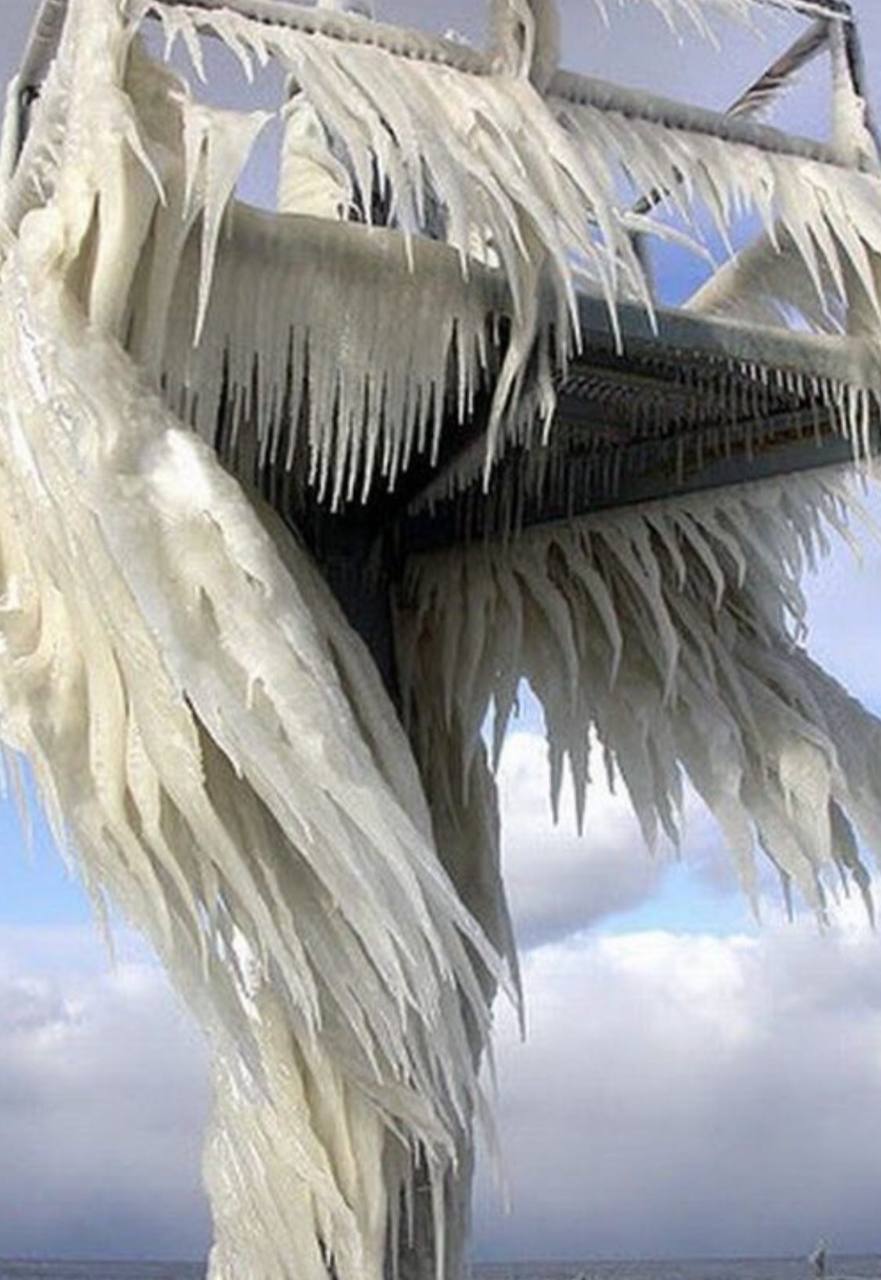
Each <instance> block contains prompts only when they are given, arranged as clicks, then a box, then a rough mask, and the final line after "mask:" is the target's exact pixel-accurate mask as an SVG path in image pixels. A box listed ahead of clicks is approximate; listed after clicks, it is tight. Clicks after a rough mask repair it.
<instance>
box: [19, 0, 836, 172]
mask: <svg viewBox="0 0 881 1280" xmlns="http://www.w3.org/2000/svg"><path fill="white" fill-rule="evenodd" d="M814 2H815V0H812V3H814ZM830 2H831V0H823V4H824V5H825V4H827V3H830ZM164 3H166V4H177V5H184V0H164ZM67 7H68V0H44V3H43V7H42V9H41V11H40V14H39V17H38V19H37V22H36V23H35V26H34V29H33V34H32V37H31V41H30V45H29V48H28V51H27V54H26V56H25V61H24V66H23V74H22V89H23V93H28V94H31V95H32V94H33V92H34V91H35V90H36V89H38V88H39V86H40V84H41V83H42V80H43V79H44V77H45V74H46V71H47V69H48V66H49V64H50V63H51V61H52V59H53V58H54V56H55V53H56V51H57V47H58V41H59V39H60V36H61V30H62V27H63V24H64V18H65V16H66V12H67ZM188 7H190V8H192V9H195V10H200V9H201V10H203V11H205V12H206V25H207V27H208V29H209V30H210V22H211V19H210V13H211V11H212V10H215V11H217V10H223V9H234V10H235V11H236V12H237V13H240V14H243V15H244V16H246V17H250V18H252V19H253V20H254V21H256V22H260V23H265V24H267V25H273V26H275V25H277V26H281V27H286V28H289V29H291V30H296V31H302V32H303V33H304V34H321V35H324V36H327V37H330V38H333V39H339V40H345V41H350V42H356V43H360V44H364V45H369V46H372V47H374V48H379V49H384V50H385V51H386V52H389V53H392V54H395V55H396V56H398V57H406V58H412V59H416V60H419V61H423V62H432V63H436V64H438V65H440V66H446V67H451V68H454V69H456V70H458V71H462V72H465V73H467V74H471V75H486V74H489V72H490V71H491V68H492V62H491V60H490V58H489V57H488V56H487V55H486V54H485V53H482V52H480V51H478V50H474V49H469V48H468V47H466V46H463V45H459V44H456V43H455V42H453V41H450V40H444V39H441V38H437V37H432V36H426V35H424V34H422V33H420V32H415V31H405V30H403V29H402V28H400V27H393V26H389V25H387V24H384V23H377V22H373V21H371V20H370V19H367V18H361V17H359V16H358V15H356V14H339V13H334V12H332V11H330V10H323V9H322V10H316V9H314V8H306V7H305V6H302V5H297V4H288V3H285V2H284V0H188ZM148 12H149V10H148ZM550 93H551V96H552V97H554V98H557V99H559V100H560V101H562V102H564V103H570V104H579V103H580V104H584V105H588V106H593V107H596V108H597V109H599V110H603V111H614V112H617V113H619V114H621V115H624V116H628V117H630V118H632V119H634V120H646V121H654V122H657V121H659V120H660V121H662V122H663V123H665V124H667V125H669V126H670V127H672V128H680V129H683V130H686V131H690V132H696V133H703V134H708V135H710V136H712V137H716V138H719V139H721V140H723V141H730V142H739V143H744V144H746V145H749V146H754V147H758V148H759V149H761V150H764V151H769V152H774V153H776V154H780V155H792V156H796V157H799V158H802V159H811V160H817V161H819V162H821V163H826V164H833V165H837V166H839V167H840V162H839V158H838V156H837V155H836V154H835V152H834V151H833V150H832V148H830V147H827V146H824V145H823V144H822V143H819V142H815V141H813V140H811V139H808V138H799V137H796V136H793V135H791V134H787V133H783V132H782V131H780V130H778V129H771V128H768V127H767V126H764V125H759V124H756V123H754V122H751V121H746V120H737V119H731V118H730V117H729V116H727V115H726V114H725V113H722V112H716V111H709V110H706V109H703V108H695V107H693V106H690V105H689V104H686V103H682V102H676V101H674V100H672V99H667V98H660V97H654V96H651V95H648V94H645V93H642V92H639V91H636V90H630V89H625V88H622V87H620V86H618V85H614V84H610V83H608V82H606V81H603V80H599V79H595V78H591V77H586V76H580V75H575V74H573V73H571V72H565V71H564V72H560V73H558V74H557V76H556V77H555V78H554V80H553V82H552V85H551V90H550Z"/></svg>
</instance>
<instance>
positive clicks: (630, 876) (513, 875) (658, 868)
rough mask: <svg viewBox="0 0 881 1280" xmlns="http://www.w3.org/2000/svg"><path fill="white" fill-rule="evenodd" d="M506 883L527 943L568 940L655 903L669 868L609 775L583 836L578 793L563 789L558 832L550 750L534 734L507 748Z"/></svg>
mask: <svg viewBox="0 0 881 1280" xmlns="http://www.w3.org/2000/svg"><path fill="white" fill-rule="evenodd" d="M499 794H500V800H501V807H502V815H503V824H502V833H503V854H504V862H503V866H504V875H505V884H506V886H507V890H508V897H509V901H510V904H511V910H512V914H513V916H514V923H515V928H516V931H517V936H518V939H519V942H520V945H521V946H522V947H524V948H530V947H534V946H538V945H543V944H545V943H548V942H552V941H556V940H559V939H561V938H565V937H568V936H569V935H570V934H573V933H577V932H580V931H582V930H584V929H587V928H589V927H590V926H591V925H593V924H595V923H596V922H597V921H598V920H600V919H602V918H604V917H607V916H609V915H613V914H617V913H619V912H622V911H627V910H630V909H632V908H633V907H635V906H637V905H639V904H640V903H641V902H643V901H645V900H646V899H647V898H649V897H650V896H651V895H652V893H653V892H654V891H655V889H656V888H657V886H658V883H659V881H660V879H661V876H662V874H663V863H662V862H661V861H660V860H653V859H651V858H650V857H649V855H648V853H647V852H646V850H645V847H644V845H643V843H642V839H641V837H640V834H639V827H638V826H637V823H636V820H635V818H634V817H633V812H632V810H631V808H630V803H629V801H628V799H627V796H626V793H625V792H624V789H623V787H622V788H621V789H620V794H618V795H613V794H612V793H611V791H610V790H609V787H608V784H607V782H606V779H605V775H604V773H603V774H602V776H597V777H596V779H595V780H594V783H593V785H592V787H591V791H590V797H589V801H588V809H587V821H586V834H585V836H584V837H580V836H579V835H578V833H577V831H576V827H575V818H574V812H573V804H572V788H571V786H570V785H567V786H566V787H565V788H564V793H563V804H562V807H561V821H560V825H559V826H558V827H557V828H556V829H555V828H553V827H552V826H551V808H550V800H549V797H548V768H547V749H546V747H545V744H544V741H543V740H542V739H541V738H540V737H539V736H538V734H535V733H524V732H516V733H513V734H512V735H511V737H510V738H509V740H508V742H507V743H506V745H505V751H504V755H503V758H502V767H501V771H500V776H499Z"/></svg>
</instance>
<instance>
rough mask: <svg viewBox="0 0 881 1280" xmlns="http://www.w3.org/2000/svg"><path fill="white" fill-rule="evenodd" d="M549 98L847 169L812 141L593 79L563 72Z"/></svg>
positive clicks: (832, 152)
mask: <svg viewBox="0 0 881 1280" xmlns="http://www.w3.org/2000/svg"><path fill="white" fill-rule="evenodd" d="M549 97H550V98H551V99H552V100H553V99H556V101H557V103H558V104H559V105H560V106H562V107H565V106H566V105H570V106H583V107H593V108H595V109H596V110H598V111H608V112H614V113H615V114H617V115H622V116H625V117H627V118H628V119H630V120H641V121H645V122H646V123H647V124H663V125H666V126H667V127H668V128H670V129H680V130H682V132H684V133H697V134H704V135H706V136H708V137H712V138H718V139H719V140H720V141H722V142H735V143H740V144H742V145H743V146H748V147H756V148H757V149H758V150H760V151H767V152H771V153H773V154H774V155H781V156H794V157H796V158H797V159H800V160H815V161H817V162H818V163H820V164H828V165H833V166H835V167H836V168H839V169H840V168H845V167H847V166H845V165H844V163H843V162H842V160H841V158H840V156H839V155H838V154H837V152H836V151H835V149H834V148H833V147H830V146H828V145H827V144H826V143H823V142H817V141H815V140H814V139H813V138H802V137H799V136H798V135H797V134H791V133H784V132H783V131H782V130H781V129H774V128H771V126H770V125H763V124H757V123H756V122H755V121H753V120H748V119H740V118H738V117H736V116H730V115H728V114H727V113H726V112H722V111H710V110H709V109H707V108H706V107H695V106H692V105H691V104H690V103H685V102H678V101H676V100H675V99H673V98H663V97H659V96H657V95H654V94H649V93H644V92H643V91H642V90H637V89H626V88H623V87H622V86H621V85H617V84H612V83H611V82H610V81H608V80H599V79H596V78H595V77H593V76H582V75H575V74H573V73H572V72H571V71H561V72H558V74H557V75H556V76H555V77H554V79H553V80H552V82H551V86H550V90H549Z"/></svg>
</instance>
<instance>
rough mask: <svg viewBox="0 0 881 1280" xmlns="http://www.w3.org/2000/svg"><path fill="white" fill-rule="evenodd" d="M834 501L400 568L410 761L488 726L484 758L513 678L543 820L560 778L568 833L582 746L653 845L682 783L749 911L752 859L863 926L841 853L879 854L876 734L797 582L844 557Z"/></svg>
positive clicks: (843, 530)
mask: <svg viewBox="0 0 881 1280" xmlns="http://www.w3.org/2000/svg"><path fill="white" fill-rule="evenodd" d="M851 502H852V500H851V499H850V498H849V496H848V492H847V489H846V487H845V485H844V484H843V482H842V481H841V480H838V479H836V478H834V477H833V478H819V479H804V478H798V477H787V478H786V479H785V480H783V481H773V482H762V483H757V484H752V485H743V486H740V487H738V488H735V489H732V490H727V491H721V492H712V493H707V494H703V495H698V496H692V497H679V498H677V499H676V500H675V501H669V502H663V503H653V504H650V505H644V506H638V507H633V508H631V509H628V510H622V511H619V512H612V513H603V514H601V515H597V516H595V517H585V518H583V519H579V520H576V521H573V522H571V523H569V524H560V525H559V526H555V527H550V528H548V529H544V530H534V531H528V532H525V533H522V534H520V535H519V536H518V537H517V538H514V539H509V540H504V541H502V540H500V541H498V542H487V543H484V544H477V545H474V546H471V547H469V548H463V549H460V550H454V551H448V552H445V553H443V554H439V555H437V556H427V557H423V558H416V559H414V560H412V561H411V563H410V566H409V574H408V580H407V585H406V588H405V590H404V592H403V594H402V600H401V607H400V611H399V621H398V626H399V650H400V655H401V664H402V670H403V673H404V682H405V687H406V690H407V696H408V699H409V702H410V704H411V705H412V706H413V707H414V708H417V709H418V716H419V723H420V725H421V726H422V730H423V734H424V741H423V744H422V751H423V752H426V753H429V754H430V751H431V742H432V740H433V737H434V735H435V734H436V733H442V732H444V731H446V730H447V727H448V726H455V727H456V728H457V729H458V731H460V732H461V733H462V735H463V738H464V740H465V741H466V742H470V743H471V744H472V745H473V747H474V749H475V750H477V749H478V748H479V744H480V732H481V726H482V725H483V723H484V720H485V718H486V716H487V715H488V714H491V715H492V718H493V723H494V726H495V753H496V757H498V753H499V752H500V750H501V747H502V743H503V740H504V737H505V733H506V730H507V727H508V724H509V721H510V719H511V716H512V714H513V713H514V712H515V709H516V707H517V696H518V688H519V685H520V682H521V681H522V680H525V681H527V683H528V684H529V686H530V687H531V689H532V690H533V692H534V693H535V695H536V697H537V698H538V700H539V702H540V703H541V705H542V708H543V710H544V715H545V721H546V726H547V734H548V744H549V751H550V767H551V792H552V799H553V804H554V808H555V810H556V808H557V806H558V804H559V796H560V788H561V785H562V780H563V775H564V770H565V769H566V768H568V769H569V770H570V772H571V774H572V778H573V782H574V787H575V796H576V803H577V807H578V816H579V821H580V822H583V821H584V817H585V803H586V799H587V791H588V783H589V780H590V769H591V759H590V744H591V740H592V738H595V739H596V741H597V742H599V743H600V744H601V748H602V751H603V755H604V761H605V766H606V767H607V768H608V769H609V770H610V772H611V773H615V772H617V773H619V774H620V776H621V777H622V778H623V780H624V783H625V785H626V787H627V789H628V791H629V793H630V797H631V800H632V802H633V805H634V808H635V810H636V812H637V814H638V817H639V820H640V823H641V826H642V830H643V834H644V836H645V839H646V841H647V843H648V844H649V846H650V847H654V846H655V844H656V843H657V840H658V836H659V834H660V833H661V832H663V833H664V834H666V835H667V836H668V837H669V838H670V839H671V840H672V841H674V842H676V841H677V840H678V836H679V830H680V811H681V801H682V787H683V781H684V779H685V778H686V777H687V778H688V779H689V780H690V781H691V783H692V784H693V785H694V787H695V789H696V790H697V792H698V793H699V794H700V795H701V797H702V798H703V799H704V801H705V802H706V804H707V806H708V808H709V809H710V811H711V812H712V813H713V814H714V816H715V817H716V819H717V821H718V822H719V824H720V826H721V828H722V830H723V832H724V834H725V836H726V839H727V841H728V844H729V847H730V849H731V852H732V854H733V856H734V859H735V862H736V865H737V869H738V873H739V875H740V878H741V882H742V884H743V887H744V889H745V890H746V892H747V893H748V894H749V896H750V898H751V900H752V901H753V903H754V905H755V907H756V909H758V888H757V886H758V880H757V872H756V866H755V855H756V853H757V851H758V850H761V851H762V852H763V853H764V854H765V855H766V856H767V857H768V858H770V859H771V861H772V862H773V863H774V865H775V866H776V867H777V869H778V870H779V872H780V874H781V876H782V877H783V879H784V883H785V884H786V886H787V888H788V886H789V885H790V884H794V885H795V886H797V888H798V889H799V890H800V892H801V893H802V894H803V896H804V897H805V899H806V900H807V901H808V902H809V903H810V905H811V906H812V907H813V908H814V909H815V910H816V911H817V912H818V913H819V914H820V915H822V914H823V912H824V910H825V905H826V893H827V889H826V888H825V887H824V881H823V873H824V871H825V870H827V869H828V868H830V867H835V866H837V868H838V869H839V870H840V871H841V873H842V874H843V875H844V877H845V879H846V880H848V879H850V878H851V877H852V878H853V880H854V881H855V882H856V884H857V885H858V886H859V888H860V890H861V892H862V893H863V894H864V896H865V898H866V902H867V904H868V905H869V908H870V910H871V900H870V896H869V877H868V874H867V872H866V871H865V869H864V868H863V867H862V865H861V863H860V860H859V854H858V843H857V836H856V834H855V833H858V834H859V836H860V837H862V838H863V839H864V840H866V841H868V842H869V843H870V844H871V845H872V846H873V847H874V848H875V850H876V852H877V851H881V773H879V771H878V769H877V768H876V767H875V764H873V761H877V759H878V748H879V745H881V722H879V721H878V720H876V719H875V718H874V717H873V716H871V715H869V713H868V712H866V711H864V710H863V708H862V707H860V706H859V704H857V703H856V702H854V701H853V700H852V699H850V698H849V697H848V695H847V694H846V693H845V692H844V690H842V689H841V688H840V686H838V685H837V684H836V683H835V682H834V681H833V680H831V679H830V678H829V677H828V676H826V675H825V674H824V673H823V672H822V671H820V670H819V669H818V668H817V667H816V666H815V665H814V664H813V663H811V661H810V659H809V658H808V657H807V655H806V654H805V653H804V652H803V650H802V649H801V648H800V647H799V640H800V638H801V636H802V635H803V631H804V625H805V601H804V596H803V594H802V590H801V586H800V579H801V576H802V574H803V572H804V570H805V569H806V568H808V567H814V566H815V565H816V561H817V558H818V556H819V555H820V554H821V553H822V552H824V551H825V550H826V549H827V547H828V540H829V535H830V533H832V532H835V533H837V534H840V535H843V536H844V537H846V538H848V539H850V538H851V534H850V533H849V530H848V525H847V517H848V513H849V511H850V510H851V509H852V507H851ZM588 812H589V811H588Z"/></svg>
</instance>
